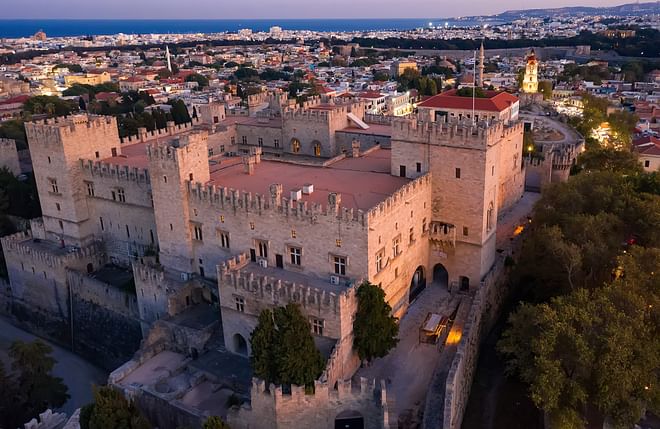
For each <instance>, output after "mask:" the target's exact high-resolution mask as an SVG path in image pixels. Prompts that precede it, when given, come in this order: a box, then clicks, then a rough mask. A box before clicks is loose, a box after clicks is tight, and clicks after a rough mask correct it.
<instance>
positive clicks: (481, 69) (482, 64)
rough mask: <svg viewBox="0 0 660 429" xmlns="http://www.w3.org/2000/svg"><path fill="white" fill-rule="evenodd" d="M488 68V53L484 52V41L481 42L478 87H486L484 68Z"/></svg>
mask: <svg viewBox="0 0 660 429" xmlns="http://www.w3.org/2000/svg"><path fill="white" fill-rule="evenodd" d="M485 66H486V52H485V51H484V41H483V40H482V41H481V48H480V49H479V77H478V78H477V85H478V86H479V87H482V86H484V67H485Z"/></svg>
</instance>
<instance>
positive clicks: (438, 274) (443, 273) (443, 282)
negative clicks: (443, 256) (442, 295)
mask: <svg viewBox="0 0 660 429" xmlns="http://www.w3.org/2000/svg"><path fill="white" fill-rule="evenodd" d="M433 283H435V284H437V285H440V286H442V287H444V288H448V287H449V272H448V271H447V269H446V268H445V266H444V265H442V264H435V267H433Z"/></svg>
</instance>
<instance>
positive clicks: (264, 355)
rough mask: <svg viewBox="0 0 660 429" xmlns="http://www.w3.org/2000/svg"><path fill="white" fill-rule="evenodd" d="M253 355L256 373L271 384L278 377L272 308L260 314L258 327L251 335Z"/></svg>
mask: <svg viewBox="0 0 660 429" xmlns="http://www.w3.org/2000/svg"><path fill="white" fill-rule="evenodd" d="M250 343H251V344H252V356H250V363H251V364H252V370H253V371H254V375H255V376H257V377H259V378H261V379H262V380H264V381H265V382H266V384H269V383H271V382H274V381H275V380H277V379H278V372H277V363H276V361H275V350H274V345H275V320H274V319H273V312H272V311H271V310H263V311H262V312H261V314H259V320H258V322H257V327H256V328H255V329H254V331H252V334H251V335H250Z"/></svg>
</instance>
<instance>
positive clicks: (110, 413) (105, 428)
mask: <svg viewBox="0 0 660 429" xmlns="http://www.w3.org/2000/svg"><path fill="white" fill-rule="evenodd" d="M93 392H94V402H92V403H91V404H88V405H85V406H84V407H83V408H82V409H81V410H80V428H81V429H151V425H150V424H149V422H148V421H147V419H146V418H145V417H144V416H143V415H142V413H140V410H138V409H137V407H136V406H135V404H134V403H133V402H129V401H128V400H127V399H126V398H125V397H124V395H123V394H122V393H121V392H120V391H119V390H117V389H114V388H112V387H107V386H102V387H97V386H94V387H93Z"/></svg>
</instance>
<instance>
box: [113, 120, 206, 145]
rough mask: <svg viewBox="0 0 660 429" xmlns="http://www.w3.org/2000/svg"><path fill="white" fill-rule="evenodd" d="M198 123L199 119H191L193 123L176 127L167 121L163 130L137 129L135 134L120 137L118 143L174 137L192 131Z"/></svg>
mask: <svg viewBox="0 0 660 429" xmlns="http://www.w3.org/2000/svg"><path fill="white" fill-rule="evenodd" d="M199 121H200V120H199V119H194V118H193V122H186V123H183V124H178V125H177V124H175V123H174V122H173V121H168V122H167V126H166V127H165V128H157V129H155V130H151V131H148V130H147V129H146V128H138V133H137V134H133V135H130V136H126V137H121V138H120V141H121V143H122V144H133V143H143V142H147V141H152V140H157V139H159V138H164V137H168V136H175V135H177V134H181V133H185V132H186V131H191V130H193V129H194V128H195V126H196V125H198V124H199Z"/></svg>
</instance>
